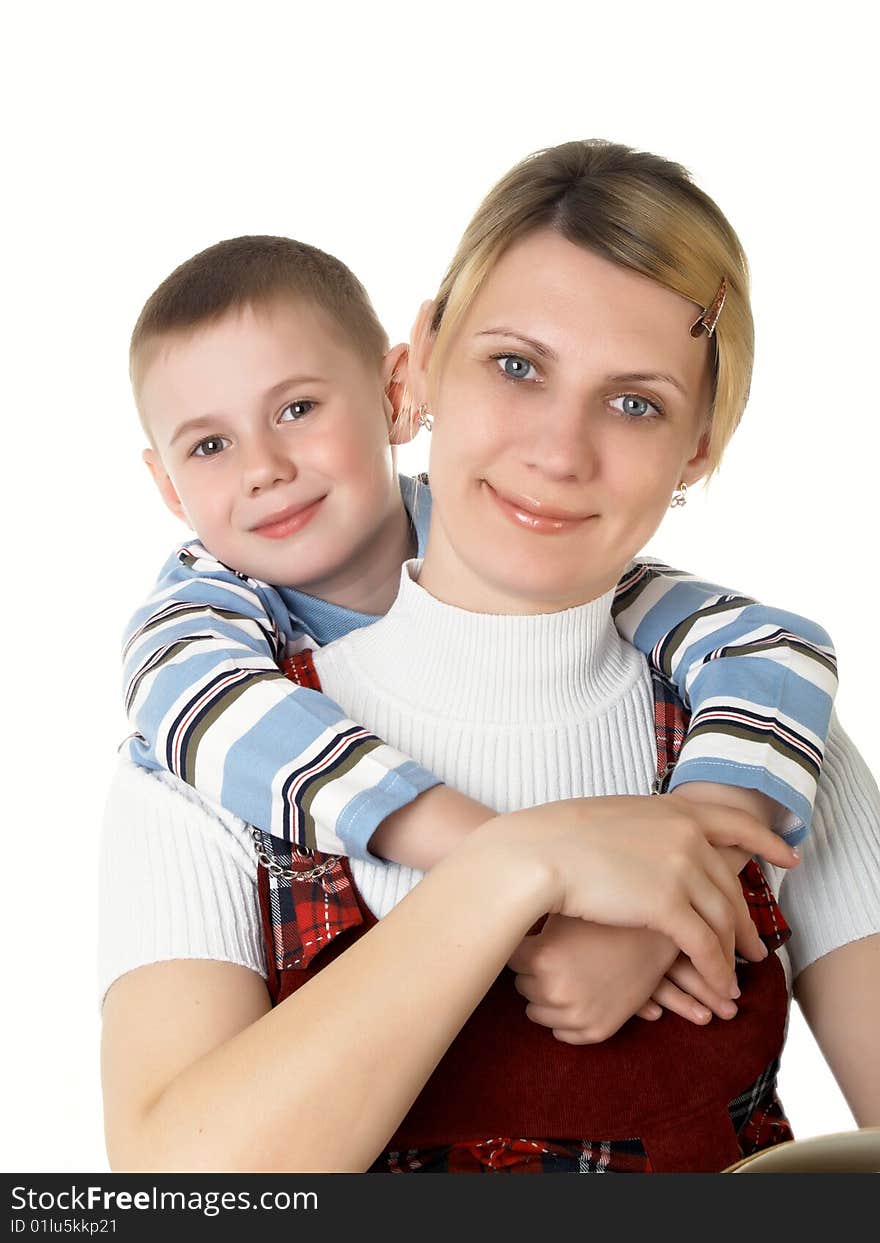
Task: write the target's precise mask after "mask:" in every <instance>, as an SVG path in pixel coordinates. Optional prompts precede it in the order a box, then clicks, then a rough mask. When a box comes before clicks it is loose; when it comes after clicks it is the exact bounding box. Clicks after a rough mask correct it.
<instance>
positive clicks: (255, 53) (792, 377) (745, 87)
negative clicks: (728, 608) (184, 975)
mask: <svg viewBox="0 0 880 1243" xmlns="http://www.w3.org/2000/svg"><path fill="white" fill-rule="evenodd" d="M318 10H319V6H318V5H313V4H309V5H297V4H294V3H286V4H277V5H276V4H269V3H258V2H253V0H252V2H251V3H250V4H248V5H247V6H245V5H243V4H234V5H233V4H228V3H218V2H216V0H215V2H214V3H211V4H196V3H190V4H187V3H185V2H184V3H181V2H178V3H177V4H173V5H171V4H167V3H164V2H162V3H160V2H157V0H152V3H150V4H137V5H135V4H130V3H118V4H115V5H112V6H111V5H109V4H108V5H106V6H103V5H100V4H94V3H91V4H90V3H80V4H77V5H63V6H62V5H60V4H57V5H56V4H40V3H31V4H30V5H28V6H27V9H26V12H25V10H24V6H18V8H17V11H16V15H15V16H13V17H11V18H10V17H9V16H7V20H6V28H5V31H4V43H5V48H4V51H3V53H2V55H3V61H4V63H3V64H2V66H0V70H2V72H0V83H2V86H0V89H2V92H3V96H4V98H3V100H2V110H3V111H2V114H3V116H4V119H5V121H6V122H7V128H8V130H9V133H8V136H7V138H6V139H5V142H4V147H5V155H4V156H3V157H2V158H3V161H4V165H5V167H4V169H3V171H4V179H5V182H6V190H5V192H4V201H3V210H4V213H5V214H6V219H5V222H4V228H3V235H2V247H3V272H2V291H3V297H2V299H0V305H2V316H3V346H4V348H3V355H4V360H5V361H4V369H3V403H2V420H3V424H2V425H3V440H4V450H5V452H4V455H3V461H4V464H5V472H6V473H5V478H4V485H3V488H2V503H3V508H4V518H3V525H4V531H5V534H6V537H7V541H8V542H7V547H6V552H5V559H6V571H5V573H4V581H5V582H6V594H5V599H6V605H5V606H4V610H3V616H4V622H3V624H4V629H5V631H8V633H5V634H4V641H3V646H4V652H5V656H6V660H5V678H4V683H5V703H6V715H5V719H4V730H5V741H4V748H3V750H4V756H5V758H6V760H7V768H6V782H5V790H6V799H7V806H6V812H7V814H6V820H5V841H4V849H3V858H4V867H3V869H2V872H3V896H2V912H3V920H4V930H3V942H2V946H3V964H4V968H5V978H6V981H7V983H6V988H5V998H6V1003H7V1005H6V1012H7V1013H6V1022H5V1023H4V1024H3V1026H2V1029H0V1042H2V1046H3V1047H2V1057H3V1064H4V1070H5V1071H6V1072H7V1074H8V1078H9V1080H10V1082H9V1083H8V1085H7V1087H6V1088H5V1094H4V1102H3V1114H4V1127H3V1131H4V1134H3V1140H2V1144H3V1148H2V1152H0V1167H2V1168H3V1169H6V1170H27V1169H30V1170H43V1171H49V1170H58V1171H73V1170H97V1169H101V1168H104V1163H105V1157H104V1151H103V1141H102V1132H101V1121H100V1103H99V1079H98V1037H99V1022H98V1013H97V1005H96V998H95V978H94V966H93V963H94V944H95V874H96V852H97V839H98V831H99V823H100V818H101V810H102V802H103V798H104V792H105V789H106V786H107V782H108V779H109V775H110V772H111V769H112V767H113V764H114V751H115V747H116V745H117V744H118V742H119V740H120V738H121V737H122V735H123V732H124V722H123V718H122V714H121V709H120V706H119V693H118V663H117V662H118V655H117V652H118V641H119V635H120V632H121V629H122V626H123V624H124V622H125V620H126V618H127V616H128V614H129V613H130V612H131V611H132V610H133V608H134V607H135V605H136V604H137V603H139V601H140V600H141V598H142V596H143V595H144V593H145V591H146V590H147V589H148V587H149V585H150V583H151V581H152V579H153V577H154V575H155V572H156V571H157V569H158V567H159V565H160V564H161V562H162V561H163V560H164V557H165V555H166V553H167V551H168V549H169V547H170V545H171V543H172V542H173V541H174V540H176V539H177V538H178V536H179V535H180V534H181V533H182V532H183V528H182V527H180V528H178V526H177V525H176V524H175V522H174V519H172V518H171V517H170V515H168V514H167V513H166V512H165V511H164V510H163V509H162V508H160V504H159V500H158V497H157V496H155V495H154V494H153V492H152V485H151V483H150V481H149V479H148V476H147V472H146V470H145V468H144V467H143V465H142V464H141V462H140V460H139V454H140V450H141V448H142V435H141V432H140V429H139V427H138V424H137V421H136V417H135V413H134V407H133V404H132V400H131V396H130V392H129V388H128V380H127V367H126V361H127V360H126V353H127V344H128V337H129V333H130V331H131V327H132V325H133V322H134V320H135V318H136V316H137V313H138V311H139V309H140V306H141V304H142V302H143V301H144V299H145V298H146V296H147V295H148V294H149V293H150V291H151V290H152V288H153V287H154V286H155V285H156V284H157V283H158V282H159V281H160V280H161V279H162V278H163V277H164V276H165V275H166V274H167V273H168V272H169V271H170V270H171V269H172V268H173V267H174V266H176V265H177V264H178V263H179V262H181V261H182V260H183V259H185V258H186V257H188V256H189V255H190V254H192V253H194V252H195V251H197V250H200V249H202V248H203V247H204V246H206V245H209V244H210V243H212V242H214V241H217V240H219V239H220V238H222V237H227V236H232V235H236V234H240V233H287V234H291V235H293V236H296V237H298V238H302V239H304V240H307V241H310V242H312V243H315V244H317V245H318V246H321V247H323V248H324V249H327V250H329V251H332V252H334V253H336V254H338V255H340V256H341V257H342V258H343V259H344V260H345V261H346V262H347V263H349V264H350V266H351V267H352V268H353V269H354V270H355V271H356V272H357V273H358V275H359V276H360V277H361V278H362V280H363V281H364V283H365V284H366V286H367V288H368V289H369V290H370V291H371V293H372V295H373V298H374V301H375V304H376V306H377V309H378V311H379V314H380V316H381V317H382V318H383V320H384V321H385V323H386V325H387V326H388V329H389V331H390V333H391V336H392V339H393V340H396V339H402V338H405V337H406V335H407V333H408V329H409V326H410V324H411V322H412V319H413V316H414V314H415V311H416V309H417V307H418V305H419V303H420V302H421V300H422V299H423V298H425V297H429V296H431V295H432V294H433V292H434V291H435V289H436V287H437V284H438V281H439V278H440V276H441V274H442V270H443V267H444V265H445V263H446V261H447V260H448V259H449V257H450V256H451V254H452V251H453V248H454V245H455V243H456V241H457V239H458V237H459V235H460V233H461V231H462V229H463V228H464V225H465V224H466V222H467V220H468V218H469V216H470V214H471V213H472V212H473V210H474V209H475V208H476V206H477V204H478V202H479V200H480V198H481V197H482V195H483V194H484V193H485V192H486V191H487V190H488V188H489V186H490V185H491V184H492V183H493V182H494V180H495V179H496V178H497V177H498V176H499V175H501V174H502V173H503V172H504V171H505V170H506V169H507V168H508V167H509V166H510V165H512V164H513V163H514V162H515V161H517V160H518V159H520V158H521V157H522V156H523V155H525V154H526V153H527V152H529V151H532V150H535V149H537V148H539V147H542V146H548V145H552V144H555V143H558V142H561V141H564V140H566V139H569V138H575V137H588V136H597V137H605V138H612V139H615V140H618V141H623V142H626V143H628V144H630V145H634V146H639V147H644V148H647V149H649V150H655V151H657V152H659V153H660V154H663V155H666V156H669V157H672V158H674V159H677V160H679V161H681V162H682V163H684V164H685V165H686V166H687V167H689V168H690V169H691V171H692V172H693V174H694V176H695V177H696V179H697V181H698V182H699V184H700V185H702V186H703V187H704V188H705V189H706V190H707V191H708V192H709V193H710V194H712V195H713V196H714V197H715V198H716V199H717V200H718V202H719V203H720V204H721V206H722V208H723V209H724V210H725V211H726V212H727V214H728V215H729V217H730V219H731V220H732V222H733V223H734V226H735V227H736V228H737V230H738V231H739V233H740V235H741V237H742V239H743V241H744V243H745V246H746V250H747V252H748V253H749V255H750V258H751V262H752V267H753V275H754V301H755V312H756V319H757V329H758V358H757V367H756V372H755V379H754V385H753V390H752V399H751V402H750V405H749V408H748V411H747V413H746V417H745V421H744V423H743V425H742V427H741V429H740V431H739V432H738V433H737V436H736V438H735V439H734V442H733V444H732V446H731V449H730V450H729V453H728V456H727V460H726V463H725V466H724V468H723V471H722V474H721V477H720V478H719V479H718V480H717V481H716V482H715V484H714V485H713V486H712V488H711V490H710V492H709V494H708V497H703V496H702V495H696V496H693V499H692V500H691V501H690V503H689V504H688V506H687V508H686V509H685V510H682V511H675V512H673V513H671V514H670V516H669V518H668V520H667V522H666V523H665V524H664V527H663V529H662V530H661V532H660V533H659V535H658V536H657V538H656V539H655V541H654V542H653V544H652V546H651V551H653V552H654V553H655V555H660V556H662V557H664V558H665V559H667V560H669V561H671V562H672V563H673V564H678V565H684V566H685V567H687V568H689V569H691V570H694V571H698V572H702V573H704V574H706V575H707V576H710V577H712V578H714V579H717V580H721V581H723V582H724V583H726V584H728V585H729V586H731V587H737V588H741V589H744V590H747V591H748V592H750V593H753V594H757V595H758V596H759V597H761V598H763V599H765V600H767V601H768V602H773V603H776V604H780V605H783V606H785V607H788V608H790V609H793V610H796V611H799V612H803V613H806V614H808V615H811V616H813V617H815V618H816V619H817V620H819V621H821V622H822V623H823V624H824V625H825V626H827V627H828V629H829V630H830V631H831V632H832V634H833V636H834V638H835V640H836V643H837V648H838V653H839V657H840V668H841V676H842V688H841V691H840V696H839V700H838V707H839V711H840V714H841V717H842V719H843V722H844V724H845V726H846V727H847V728H848V730H849V732H850V733H851V735H852V736H853V738H854V739H855V741H856V742H857V744H858V745H860V747H861V748H862V750H863V751H864V753H865V755H866V757H867V759H868V761H869V763H870V764H871V765H872V767H873V769H874V771H875V773H876V772H877V771H880V737H878V731H877V728H876V725H875V723H874V718H873V717H872V712H871V708H872V701H873V700H874V698H875V697H876V696H877V694H878V690H880V687H878V679H877V674H876V667H877V666H876V650H875V644H876V637H875V635H876V609H875V610H874V612H873V620H871V621H869V623H868V624H867V625H866V624H865V621H864V620H863V618H864V616H865V614H866V613H868V612H869V610H868V609H867V608H866V607H865V601H866V600H867V602H868V604H869V605H874V606H876V605H877V603H878V593H877V580H876V574H875V570H874V549H875V543H876V540H875V529H876V518H875V514H876V506H877V487H878V480H877V463H876V457H877V450H878V448H880V441H878V435H877V418H878V383H877V376H876V373H875V359H876V336H877V327H878V318H877V309H876V308H877V300H878V298H877V290H878V265H877V253H876V239H877V202H876V169H877V156H876V129H875V120H876V118H875V112H874V109H875V105H876V99H875V97H874V96H875V93H874V87H873V82H874V80H875V73H876V67H875V65H874V63H873V59H872V53H871V48H872V46H873V41H872V39H871V38H870V37H869V33H868V27H867V23H868V21H869V17H868V14H869V12H870V6H867V5H863V4H860V3H855V2H849V3H848V2H839V3H837V4H835V5H834V6H833V8H828V9H824V8H823V9H819V8H818V7H815V6H812V5H810V4H805V3H800V4H794V3H775V4H766V3H763V4H752V3H742V2H740V3H739V4H737V5H736V6H735V7H734V6H731V5H717V4H712V3H709V2H708V0H707V2H706V3H704V4H698V3H671V4H670V3H666V4H663V5H660V4H656V3H655V4H652V5H642V4H632V3H631V4H627V5H615V4H609V5H608V6H603V7H602V9H601V10H600V9H599V7H598V6H591V5H589V4H578V5H575V4H564V3H558V2H557V0H542V2H541V3H531V4H519V3H516V2H510V3H507V4H505V5H499V4H481V3H468V4H466V5H460V6H459V5H455V4H450V3H448V2H447V3H443V4H442V5H441V4H439V3H436V4H435V5H429V4H410V5H403V4H400V5H397V4H392V3H384V4H383V3H380V4H373V5H353V4H352V5H347V4H340V3H336V4H333V5H327V6H324V8H323V11H324V12H326V16H321V17H318V16H315V13H316V12H317V11H318ZM420 440H421V441H423V440H424V436H422V437H421V438H420ZM418 448H419V452H420V453H421V452H424V445H423V444H420V445H419V446H418ZM410 464H411V463H409V462H407V461H404V465H405V466H406V465H410ZM857 600H858V601H860V602H861V606H860V607H857V604H856V601H857ZM782 1088H783V1095H784V1099H785V1101H786V1104H787V1106H788V1109H789V1112H790V1115H791V1117H792V1120H793V1122H794V1125H795V1129H796V1131H797V1132H798V1133H799V1134H800V1135H802V1136H806V1135H811V1134H817V1133H821V1132H827V1131H832V1130H838V1129H846V1128H848V1127H851V1126H852V1125H853V1123H852V1119H851V1116H850V1114H849V1112H848V1110H847V1108H846V1106H845V1104H844V1103H843V1101H842V1098H841V1097H840V1095H839V1093H838V1092H837V1090H836V1087H835V1086H834V1083H833V1080H831V1078H830V1075H829V1074H828V1072H827V1071H826V1070H825V1069H824V1065H823V1063H822V1060H821V1057H820V1056H819V1054H818V1052H817V1051H816V1049H815V1046H814V1045H813V1044H812V1042H811V1039H810V1037H809V1035H808V1033H807V1032H806V1030H805V1028H804V1027H803V1024H802V1022H801V1021H800V1019H799V1016H798V1015H795V1017H794V1019H793V1023H792V1032H791V1036H790V1041H789V1046H788V1049H787V1052H786V1057H785V1069H784V1077H783V1083H782Z"/></svg>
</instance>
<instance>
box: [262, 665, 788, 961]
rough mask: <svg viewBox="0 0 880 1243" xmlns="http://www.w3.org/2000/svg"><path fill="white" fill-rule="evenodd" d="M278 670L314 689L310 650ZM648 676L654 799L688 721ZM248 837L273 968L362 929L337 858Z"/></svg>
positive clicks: (774, 943) (767, 907) (769, 906)
mask: <svg viewBox="0 0 880 1243" xmlns="http://www.w3.org/2000/svg"><path fill="white" fill-rule="evenodd" d="M282 668H283V670H284V673H285V675H286V676H287V677H288V678H290V679H291V680H292V681H294V682H296V683H297V685H299V686H306V687H309V688H310V689H311V690H317V691H320V689H321V682H320V679H319V678H318V673H317V670H316V669H315V665H314V661H313V659H312V653H311V651H310V650H309V649H306V650H304V651H302V652H299V653H297V655H296V656H292V657H289V658H288V659H287V660H285V662H284V664H283V666H282ZM651 677H652V680H653V689H654V731H655V734H656V741H657V777H656V779H655V783H654V793H655V794H662V793H664V792H665V790H666V789H667V788H668V785H669V778H670V777H671V775H672V770H673V769H674V767H675V762H676V760H677V758H678V755H679V752H680V751H681V747H682V744H683V742H684V739H685V736H686V734H687V727H688V715H687V712H686V711H685V709H684V706H683V704H682V702H681V700H680V699H679V697H678V693H677V691H676V690H675V689H674V687H672V685H671V684H670V683H669V682H667V681H666V680H665V679H664V678H663V677H662V676H661V675H660V674H659V673H657V672H656V671H655V670H652V671H651ZM254 839H255V841H256V842H257V846H258V851H260V857H261V862H263V863H264V864H266V865H267V866H268V870H269V901H270V906H271V913H272V934H273V945H274V949H275V963H276V966H277V967H278V968H279V969H283V968H285V967H307V966H308V965H309V964H310V963H311V961H312V959H313V958H314V957H315V955H316V954H318V953H319V952H320V950H321V949H323V948H324V946H325V945H327V944H329V942H330V941H332V940H333V939H334V938H335V937H337V936H339V934H340V933H342V932H345V931H346V930H347V929H349V928H355V927H357V926H358V925H359V924H361V923H363V916H362V915H361V912H360V909H359V907H358V903H357V898H356V897H355V893H354V888H353V886H352V883H351V880H350V877H349V873H348V869H347V868H346V867H345V866H344V865H343V864H342V862H341V861H340V860H338V859H337V860H332V856H329V855H324V854H320V853H318V852H310V851H306V850H301V849H300V848H299V847H296V846H291V844H290V843H289V842H284V841H282V840H281V839H280V838H276V837H272V836H271V835H270V834H268V833H261V832H259V830H257V829H255V830H254ZM328 863H329V866H327V865H328ZM322 864H323V865H325V866H326V871H324V872H323V874H322V875H321V876H320V877H317V878H314V879H309V878H308V877H304V876H302V875H300V876H298V875H297V873H301V874H302V873H308V872H311V871H313V870H314V869H315V868H316V867H319V866H321V865H322ZM740 881H741V883H742V886H743V892H744V894H745V897H746V901H747V902H748V905H749V909H750V911H751V915H752V919H753V920H754V921H755V925H756V927H757V929H758V933H759V935H760V937H761V939H762V940H763V941H764V943H765V944H766V946H767V948H768V949H777V948H778V947H779V946H780V945H782V944H784V942H785V941H787V940H788V939H789V937H790V936H791V929H790V928H789V927H788V924H787V923H786V922H785V919H784V917H783V915H782V912H781V911H780V909H779V905H778V903H777V901H776V897H775V895H774V894H773V891H772V889H771V888H770V885H769V884H768V882H767V879H766V877H765V876H764V873H763V871H762V870H761V868H760V866H759V865H758V864H757V863H756V862H755V861H754V860H753V859H750V860H749V862H748V863H747V864H746V866H745V868H744V869H743V871H742V872H741V873H740ZM541 922H543V921H539V924H540V923H541ZM536 927H538V925H536Z"/></svg>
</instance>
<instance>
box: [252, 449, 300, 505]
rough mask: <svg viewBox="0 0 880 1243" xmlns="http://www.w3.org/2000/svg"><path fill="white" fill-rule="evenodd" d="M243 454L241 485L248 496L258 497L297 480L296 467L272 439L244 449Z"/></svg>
mask: <svg viewBox="0 0 880 1243" xmlns="http://www.w3.org/2000/svg"><path fill="white" fill-rule="evenodd" d="M242 453H243V460H242V466H241V485H242V490H243V491H244V492H245V493H246V494H247V495H248V496H258V495H259V493H260V492H265V491H266V490H267V489H269V488H274V487H275V486H276V485H277V484H280V483H290V482H291V480H293V479H295V478H296V475H297V470H296V466H295V465H294V463H293V462H292V461H291V460H290V458H289V457H288V456H287V454H285V453H284V452H282V451H281V448H280V446H278V445H276V444H273V443H272V439H271V437H267V438H265V439H264V440H261V441H259V442H258V443H254V444H251V445H248V446H247V447H246V448H244V447H243V448H242Z"/></svg>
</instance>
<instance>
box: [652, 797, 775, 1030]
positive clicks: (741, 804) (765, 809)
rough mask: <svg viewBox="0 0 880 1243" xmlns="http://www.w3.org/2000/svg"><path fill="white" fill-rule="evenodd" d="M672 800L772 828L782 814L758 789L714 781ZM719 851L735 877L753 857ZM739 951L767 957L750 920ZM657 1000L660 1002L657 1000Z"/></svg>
mask: <svg viewBox="0 0 880 1243" xmlns="http://www.w3.org/2000/svg"><path fill="white" fill-rule="evenodd" d="M661 797H663V796H661ZM671 797H674V798H683V799H684V800H685V801H686V802H689V803H696V804H700V803H703V804H705V803H713V804H716V805H717V806H720V807H733V808H737V809H738V810H739V811H747V812H748V813H749V815H751V816H754V818H755V819H756V820H758V821H759V822H760V823H761V824H763V825H764V826H765V827H766V828H770V827H771V825H772V824H773V823H774V822H775V820H776V818H777V815H778V811H779V804H778V803H776V802H774V800H773V799H771V798H768V797H767V795H766V794H762V793H761V792H760V791H759V790H746V789H744V788H743V787H741V786H729V785H720V784H718V783H717V782H714V781H688V782H685V784H684V785H680V786H676V788H675V790H674V791H673V792H672V795H671ZM780 841H781V839H780ZM716 849H717V850H718V853H719V855H720V856H721V858H722V859H723V860H724V862H725V864H726V865H727V867H728V868H729V869H730V871H731V873H732V874H733V875H734V876H738V875H739V874H740V872H741V871H742V870H743V868H744V867H745V865H746V863H747V862H748V861H749V859H750V858H751V856H750V855H749V853H748V852H747V851H745V850H741V849H740V848H739V847H738V846H719V847H716ZM773 862H774V863H775V862H776V860H775V859H774V860H773ZM736 948H737V951H738V952H739V953H740V954H742V956H743V958H749V959H751V960H752V961H753V962H759V961H760V960H761V959H762V958H764V957H766V955H765V953H764V952H763V942H761V940H760V938H759V937H758V932H757V929H756V928H755V926H754V924H753V923H752V922H751V918H749V920H748V921H743V920H740V922H739V923H738V925H737V937H736ZM655 1000H659V999H657V998H655ZM660 1004H661V1005H662V1004H663V1003H662V1002H661V1003H660ZM713 1009H714V1007H713ZM676 1013H680V1010H676ZM716 1013H717V1011H716ZM683 1017H685V1018H687V1017H688V1016H687V1015H684V1016H683Z"/></svg>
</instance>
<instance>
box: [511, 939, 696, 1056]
mask: <svg viewBox="0 0 880 1243" xmlns="http://www.w3.org/2000/svg"><path fill="white" fill-rule="evenodd" d="M677 956H678V947H677V946H676V945H675V944H674V943H673V942H672V941H671V940H670V939H669V937H666V936H664V935H663V934H662V933H660V932H654V931H652V930H651V929H648V928H616V927H611V926H609V925H606V924H595V923H588V922H585V921H584V920H581V919H570V918H568V917H567V916H565V915H551V916H550V918H549V919H548V920H547V922H546V924H545V925H544V928H543V930H542V931H541V932H540V933H538V935H537V936H529V937H526V938H525V939H524V940H523V941H522V942H521V943H520V945H519V946H518V947H517V949H516V950H515V951H514V953H513V955H512V956H511V958H510V960H509V962H508V964H507V965H508V966H509V967H510V968H511V969H512V970H513V971H515V972H516V973H517V975H516V980H515V981H514V987H515V988H516V990H517V992H518V993H521V994H522V996H523V997H525V999H526V1001H527V1002H528V1003H529V1004H528V1005H527V1006H526V1015H527V1016H528V1017H529V1018H530V1019H531V1020H532V1022H534V1023H540V1024H541V1025H542V1026H543V1027H550V1028H552V1030H553V1035H554V1036H555V1037H556V1039H557V1040H561V1041H563V1043H565V1044H598V1043H599V1042H600V1041H602V1040H607V1039H608V1037H609V1036H613V1035H614V1033H615V1032H616V1031H617V1030H618V1028H620V1027H622V1026H623V1024H624V1023H625V1022H626V1021H627V1019H629V1018H631V1017H632V1016H633V1015H634V1014H635V1013H636V1012H637V1011H639V1007H640V1006H643V1003H645V1004H650V1003H649V1001H648V999H649V998H650V997H651V994H652V993H653V991H654V990H655V989H656V988H657V987H658V985H659V984H661V983H662V979H663V976H664V973H665V972H666V971H667V970H669V969H671V966H672V963H673V962H674V961H675V959H676V957H677ZM696 1004H697V1003H696V1002H694V1005H696ZM653 1009H654V1010H655V1011H656V1016H657V1017H659V1015H660V1013H661V1011H660V1006H659V1005H654V1006H653Z"/></svg>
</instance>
